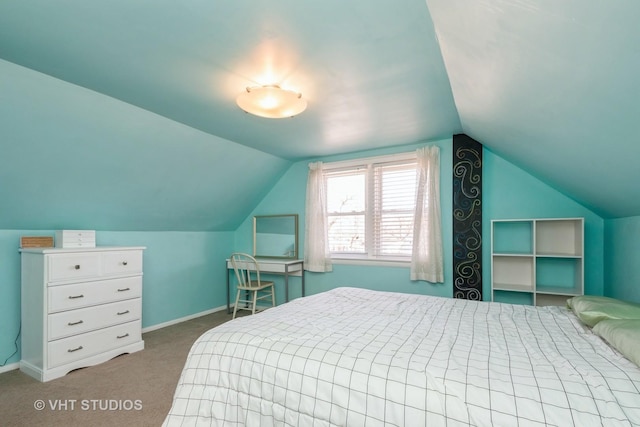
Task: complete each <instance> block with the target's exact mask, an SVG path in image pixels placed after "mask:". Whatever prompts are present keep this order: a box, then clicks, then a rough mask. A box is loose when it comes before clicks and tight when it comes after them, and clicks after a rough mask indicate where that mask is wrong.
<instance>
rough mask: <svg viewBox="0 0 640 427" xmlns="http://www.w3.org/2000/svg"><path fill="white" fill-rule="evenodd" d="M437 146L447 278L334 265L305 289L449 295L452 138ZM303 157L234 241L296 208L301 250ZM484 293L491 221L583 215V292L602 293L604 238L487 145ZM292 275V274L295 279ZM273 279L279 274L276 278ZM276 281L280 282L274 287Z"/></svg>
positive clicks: (247, 245)
mask: <svg viewBox="0 0 640 427" xmlns="http://www.w3.org/2000/svg"><path fill="white" fill-rule="evenodd" d="M433 143H435V144H437V145H438V146H439V147H440V149H441V153H440V155H441V159H440V173H441V208H442V226H443V238H444V255H445V283H444V284H430V283H426V282H412V281H410V280H409V269H408V267H385V266H363V265H345V264H337V265H334V271H333V272H331V273H307V276H306V290H307V294H314V293H318V292H322V291H325V290H328V289H332V288H335V287H337V286H356V287H368V288H371V289H378V290H389V291H398V292H408V293H416V294H429V295H439V296H452V294H453V290H452V289H453V284H452V275H451V270H452V259H453V256H452V237H451V236H452V220H451V211H452V196H451V192H452V187H451V186H452V182H451V181H452V178H451V174H452V141H451V139H444V140H439V141H435V142H433ZM425 144H427V143H426V142H423V143H419V144H412V145H407V146H404V147H399V148H394V149H385V150H373V151H367V152H360V153H354V154H351V155H344V156H333V157H324V158H320V159H314V160H313V161H315V160H321V161H323V162H331V161H337V160H346V159H352V158H358V157H369V156H376V155H382V154H391V153H398V152H403V151H411V150H415V149H416V148H417V147H419V146H423V145H425ZM309 162H310V161H301V162H297V163H295V164H293V165H292V166H291V168H290V169H289V170H288V171H287V173H286V174H285V175H284V176H283V178H282V179H281V180H280V181H279V182H278V183H277V184H276V185H275V186H274V187H273V188H272V189H271V191H270V192H269V193H268V194H267V196H266V197H265V198H264V199H263V200H262V201H261V202H260V204H258V206H257V207H256V209H255V210H254V211H253V212H252V214H251V216H250V217H248V218H247V219H246V220H245V221H244V222H243V224H242V225H241V226H240V227H239V228H238V230H237V231H236V237H235V246H236V248H238V249H241V250H243V251H248V252H250V251H251V249H252V246H251V236H252V234H251V233H252V226H251V224H252V223H251V218H252V216H253V215H268V214H284V213H297V214H298V215H299V216H300V249H301V257H302V249H303V248H304V224H305V221H304V210H305V207H304V204H305V202H304V199H305V194H306V182H307V173H308V164H309ZM483 216H484V228H483V236H484V239H485V245H484V247H483V295H484V298H485V299H489V298H490V277H491V276H490V274H491V272H490V265H491V263H490V240H489V239H490V235H491V229H490V220H491V219H505V218H533V217H552V218H553V217H584V218H585V229H586V238H585V252H586V254H585V258H586V259H585V290H586V293H589V294H594V295H602V293H603V283H602V282H603V261H602V258H603V239H604V237H603V236H604V223H603V220H602V218H600V217H599V216H598V215H596V214H594V213H593V212H591V211H590V210H589V209H587V208H585V207H583V206H582V205H580V204H579V203H577V202H575V201H574V200H572V199H570V198H568V197H566V196H564V195H563V194H562V193H560V192H559V191H557V190H555V189H553V188H551V187H550V186H548V185H547V184H545V183H544V182H542V181H540V180H538V179H536V178H535V177H533V176H532V175H530V174H528V173H527V172H525V171H523V170H522V169H520V168H518V167H516V166H514V165H512V164H511V163H509V162H507V161H506V160H504V159H502V158H501V157H499V156H497V155H495V154H493V153H492V152H491V151H489V150H486V149H485V150H484V167H483ZM294 280H296V279H294ZM276 281H277V279H276ZM276 283H277V287H276V293H277V300H278V301H279V302H282V301H283V294H284V290H283V289H282V284H281V281H277V282H276ZM297 283H298V282H295V281H293V282H292V285H291V286H290V295H293V296H295V295H299V286H297ZM278 286H280V287H278Z"/></svg>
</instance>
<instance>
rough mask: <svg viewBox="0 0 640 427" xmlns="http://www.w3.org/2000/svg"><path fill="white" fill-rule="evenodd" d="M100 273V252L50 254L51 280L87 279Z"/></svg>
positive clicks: (49, 273) (49, 274)
mask: <svg viewBox="0 0 640 427" xmlns="http://www.w3.org/2000/svg"><path fill="white" fill-rule="evenodd" d="M99 275H100V254H99V253H90V252H88V253H70V254H56V255H50V256H49V271H48V277H49V281H52V282H55V281H59V280H70V279H85V278H90V277H98V276H99Z"/></svg>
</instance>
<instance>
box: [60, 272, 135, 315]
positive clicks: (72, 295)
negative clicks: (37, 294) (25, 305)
mask: <svg viewBox="0 0 640 427" xmlns="http://www.w3.org/2000/svg"><path fill="white" fill-rule="evenodd" d="M47 291H48V293H49V295H48V298H49V313H55V312H58V311H65V310H73V309H76V308H82V307H88V306H92V305H98V304H104V303H108V302H115V301H121V300H125V299H131V298H138V297H141V296H142V276H135V277H124V278H121V279H109V280H96V281H94V282H84V283H75V284H72V285H61V286H50V287H49V288H48V289H47Z"/></svg>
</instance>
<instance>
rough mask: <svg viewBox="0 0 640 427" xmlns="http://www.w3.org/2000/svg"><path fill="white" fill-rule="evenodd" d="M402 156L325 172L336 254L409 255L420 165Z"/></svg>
mask: <svg viewBox="0 0 640 427" xmlns="http://www.w3.org/2000/svg"><path fill="white" fill-rule="evenodd" d="M397 157H398V156H395V157H385V158H383V159H380V158H375V159H373V160H371V161H368V162H364V163H360V164H353V165H350V166H348V167H344V166H343V167H339V168H334V169H331V168H330V167H328V168H327V170H325V179H326V183H327V184H326V188H327V216H328V222H329V225H328V228H329V232H328V234H329V250H330V252H331V253H332V254H333V255H338V256H341V255H345V256H347V257H355V258H367V259H406V260H409V259H410V257H411V249H412V241H413V216H414V211H415V185H416V165H417V163H416V159H415V155H409V156H407V155H404V156H401V157H402V158H401V159H400V160H398V159H397Z"/></svg>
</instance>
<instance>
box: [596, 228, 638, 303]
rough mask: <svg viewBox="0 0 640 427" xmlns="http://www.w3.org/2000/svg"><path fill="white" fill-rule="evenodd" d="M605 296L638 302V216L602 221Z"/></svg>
mask: <svg viewBox="0 0 640 427" xmlns="http://www.w3.org/2000/svg"><path fill="white" fill-rule="evenodd" d="M604 235H605V245H604V246H605V256H604V265H605V268H604V277H605V278H606V279H605V281H604V295H606V296H609V297H612V298H619V299H623V300H628V301H634V302H637V303H640V270H638V265H640V244H639V243H638V242H639V241H640V216H634V217H628V218H618V219H610V220H606V221H605V233H604Z"/></svg>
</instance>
